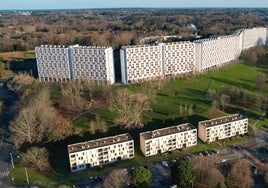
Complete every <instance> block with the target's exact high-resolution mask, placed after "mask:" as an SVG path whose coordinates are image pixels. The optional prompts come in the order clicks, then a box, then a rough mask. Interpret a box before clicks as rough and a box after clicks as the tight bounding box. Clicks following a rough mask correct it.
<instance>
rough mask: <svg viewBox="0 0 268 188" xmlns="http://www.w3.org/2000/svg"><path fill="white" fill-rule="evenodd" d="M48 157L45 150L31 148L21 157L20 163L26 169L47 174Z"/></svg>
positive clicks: (48, 168)
mask: <svg viewBox="0 0 268 188" xmlns="http://www.w3.org/2000/svg"><path fill="white" fill-rule="evenodd" d="M48 157H49V152H48V151H47V150H46V149H45V148H38V147H32V148H30V149H28V150H27V152H26V153H25V154H24V155H23V156H22V162H23V163H24V164H25V166H26V167H30V168H35V169H37V170H39V171H41V172H48V171H50V170H51V167H50V164H49V160H48Z"/></svg>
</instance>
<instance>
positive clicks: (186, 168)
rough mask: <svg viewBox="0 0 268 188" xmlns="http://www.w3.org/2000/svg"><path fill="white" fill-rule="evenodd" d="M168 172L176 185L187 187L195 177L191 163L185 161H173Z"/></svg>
mask: <svg viewBox="0 0 268 188" xmlns="http://www.w3.org/2000/svg"><path fill="white" fill-rule="evenodd" d="M170 172H171V176H172V178H173V180H174V182H175V184H176V185H177V186H178V187H189V186H190V185H191V183H192V182H193V180H194V178H195V174H194V171H193V168H192V165H191V164H190V163H189V162H187V161H181V162H178V163H175V164H174V165H173V166H172V167H171V168H170Z"/></svg>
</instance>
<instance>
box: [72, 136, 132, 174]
mask: <svg viewBox="0 0 268 188" xmlns="http://www.w3.org/2000/svg"><path fill="white" fill-rule="evenodd" d="M68 153H69V161H70V168H71V171H72V172H75V171H79V170H84V169H86V168H91V167H95V166H99V165H104V164H108V163H112V162H116V161H120V160H125V159H131V158H133V157H134V141H133V139H132V137H131V136H130V135H129V134H121V135H116V136H111V137H106V138H101V139H96V140H92V141H87V142H81V143H76V144H71V145H68Z"/></svg>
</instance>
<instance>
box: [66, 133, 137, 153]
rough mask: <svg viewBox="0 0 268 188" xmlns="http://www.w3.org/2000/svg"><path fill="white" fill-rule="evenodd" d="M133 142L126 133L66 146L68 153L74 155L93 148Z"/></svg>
mask: <svg viewBox="0 0 268 188" xmlns="http://www.w3.org/2000/svg"><path fill="white" fill-rule="evenodd" d="M130 140H133V139H132V137H131V136H130V135H129V134H128V133H126V134H120V135H116V136H110V137H106V138H100V139H96V140H91V141H87V142H80V143H76V144H71V145H68V152H69V154H70V153H74V152H79V151H85V150H89V149H93V148H99V147H103V146H108V145H112V144H118V143H122V142H126V141H130Z"/></svg>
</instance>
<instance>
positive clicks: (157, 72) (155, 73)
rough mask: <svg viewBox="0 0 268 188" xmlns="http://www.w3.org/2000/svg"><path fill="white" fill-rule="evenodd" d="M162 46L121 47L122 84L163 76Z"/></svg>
mask: <svg viewBox="0 0 268 188" xmlns="http://www.w3.org/2000/svg"><path fill="white" fill-rule="evenodd" d="M162 51H163V50H162V44H156V45H135V46H123V47H122V48H121V50H120V59H121V75H122V82H123V83H124V84H128V83H136V82H142V81H147V80H152V79H156V78H158V77H161V76H162V75H163V55H162V53H163V52H162Z"/></svg>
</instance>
